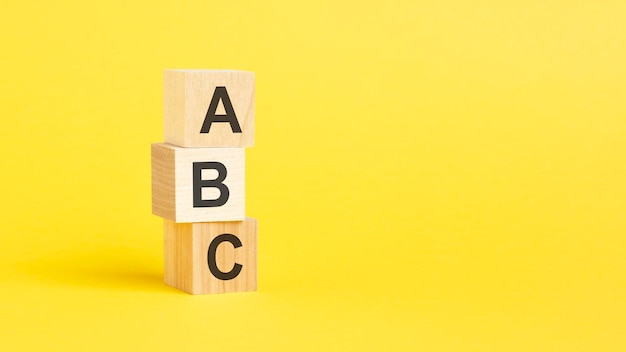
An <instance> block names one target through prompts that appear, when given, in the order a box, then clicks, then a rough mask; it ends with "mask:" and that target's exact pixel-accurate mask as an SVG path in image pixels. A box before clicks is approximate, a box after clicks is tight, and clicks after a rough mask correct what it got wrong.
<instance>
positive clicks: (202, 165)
mask: <svg viewBox="0 0 626 352" xmlns="http://www.w3.org/2000/svg"><path fill="white" fill-rule="evenodd" d="M209 169H213V170H216V171H217V178H216V179H215V180H203V179H202V170H209ZM226 173H227V171H226V167H225V166H224V164H222V163H218V162H217V161H205V162H195V163H193V207H194V208H203V207H221V206H222V205H224V204H226V202H228V196H229V195H230V191H229V190H228V187H226V185H225V184H224V183H222V182H223V181H224V180H225V179H226ZM205 187H214V188H217V189H218V190H219V191H220V196H219V197H218V198H217V199H203V198H202V188H205Z"/></svg>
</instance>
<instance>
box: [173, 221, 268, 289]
mask: <svg viewBox="0 0 626 352" xmlns="http://www.w3.org/2000/svg"><path fill="white" fill-rule="evenodd" d="M164 222H165V283H166V284H168V285H170V286H173V287H176V288H178V289H180V290H183V291H186V292H189V293H192V294H206V293H225V292H242V291H255V290H256V288H257V221H256V220H255V219H252V218H246V219H245V220H244V221H228V222H203V223H191V224H179V223H175V222H172V221H169V220H165V221H164Z"/></svg>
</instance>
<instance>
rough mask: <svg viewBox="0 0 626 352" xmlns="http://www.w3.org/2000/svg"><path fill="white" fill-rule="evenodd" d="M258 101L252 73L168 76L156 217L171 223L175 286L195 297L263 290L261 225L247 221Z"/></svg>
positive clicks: (169, 273)
mask: <svg viewBox="0 0 626 352" xmlns="http://www.w3.org/2000/svg"><path fill="white" fill-rule="evenodd" d="M254 94H255V89H254V74H253V73H252V72H244V71H225V70H166V71H165V75H164V95H163V98H164V106H163V113H164V118H163V128H164V134H163V135H164V143H155V144H152V213H153V214H155V215H158V216H160V217H162V218H163V219H164V223H165V225H164V232H165V244H164V245H165V248H164V252H165V283H166V284H168V285H170V286H173V287H176V288H178V289H180V290H183V291H186V292H189V293H192V294H206V293H224V292H238V291H254V290H256V286H257V261H256V257H257V255H256V254H257V222H256V220H255V219H252V218H247V217H246V216H245V147H252V146H253V144H254V104H255V97H254Z"/></svg>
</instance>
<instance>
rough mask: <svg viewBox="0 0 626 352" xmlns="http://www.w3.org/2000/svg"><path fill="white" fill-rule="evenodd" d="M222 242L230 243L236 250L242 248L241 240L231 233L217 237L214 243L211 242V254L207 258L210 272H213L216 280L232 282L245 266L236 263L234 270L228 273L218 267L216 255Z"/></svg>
mask: <svg viewBox="0 0 626 352" xmlns="http://www.w3.org/2000/svg"><path fill="white" fill-rule="evenodd" d="M222 242H230V243H231V244H232V245H233V247H235V248H239V247H241V246H242V244H241V240H239V238H238V237H237V236H235V235H232V234H230V233H224V234H221V235H219V236H217V237H215V238H214V239H213V241H211V244H209V253H208V256H207V261H208V263H209V270H210V271H211V274H213V276H215V277H216V278H218V279H220V280H232V279H234V278H236V277H237V275H239V273H240V272H241V268H243V265H241V264H239V263H235V265H234V266H233V268H232V270H231V271H229V272H227V273H225V272H223V271H221V270H220V269H219V268H218V267H217V261H216V259H215V253H217V246H219V245H220V243H222Z"/></svg>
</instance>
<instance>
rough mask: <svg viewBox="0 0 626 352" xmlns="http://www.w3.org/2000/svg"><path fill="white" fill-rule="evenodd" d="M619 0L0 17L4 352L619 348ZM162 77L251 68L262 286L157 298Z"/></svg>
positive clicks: (56, 8)
mask: <svg viewBox="0 0 626 352" xmlns="http://www.w3.org/2000/svg"><path fill="white" fill-rule="evenodd" d="M625 23H626V4H625V3H624V2H623V1H617V0H616V1H566V0H562V1H546V0H530V1H529V0H519V1H496V0H479V1H469V0H467V1H458V0H457V1H453V0H451V1H413V0H406V1H337V0H333V1H319V0H318V1H284V2H265V1H242V2H240V1H219V2H218V1H129V0H126V1H118V0H115V1H84V0H82V1H60V2H55V1H32V2H29V1H22V0H2V2H1V3H0V31H1V33H2V34H1V36H0V38H1V42H0V44H1V45H0V101H1V103H2V104H1V108H2V110H1V114H0V116H1V122H2V124H1V127H0V143H1V148H0V162H1V165H2V167H1V171H0V181H1V183H0V192H1V193H0V194H1V197H2V199H1V202H0V214H1V217H0V229H1V236H0V273H1V275H0V350H3V351H18V350H58V351H68V350H89V351H96V350H102V351H116V350H138V351H139V350H151V351H161V350H162V351H187V350H198V351H200V350H202V351H239V350H242V351H244V350H250V351H252V350H266V351H277V350H279V351H280V350H284V351H307V350H311V351H350V350H354V351H359V350H378V351H388V350H398V351H400V350H405V351H624V350H625V349H626V334H625V333H624V331H625V330H626V256H625V254H626V253H625V250H626V239H625V237H624V235H625V234H626V216H625V210H626V138H625V137H624V136H625V135H626V102H625V100H626V64H625V63H626V44H625V43H626V42H625V39H626V24H625ZM164 68H232V69H242V70H250V71H254V72H255V73H256V79H257V120H256V121H257V130H256V145H255V147H254V148H253V149H250V150H248V152H247V174H246V177H247V194H246V196H247V214H248V215H249V216H253V217H256V218H257V219H258V220H259V224H260V234H259V236H260V240H259V245H260V251H259V282H260V284H259V291H258V292H256V293H243V294H228V295H213V296H191V295H187V294H185V293H181V292H179V291H177V290H175V289H172V288H169V287H166V286H165V285H164V284H163V283H162V273H163V268H162V250H163V248H162V231H163V230H162V222H161V220H160V219H159V218H158V217H156V216H153V215H151V213H150V156H149V149H150V143H151V142H159V141H161V140H162V121H161V116H162V72H163V69H164Z"/></svg>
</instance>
